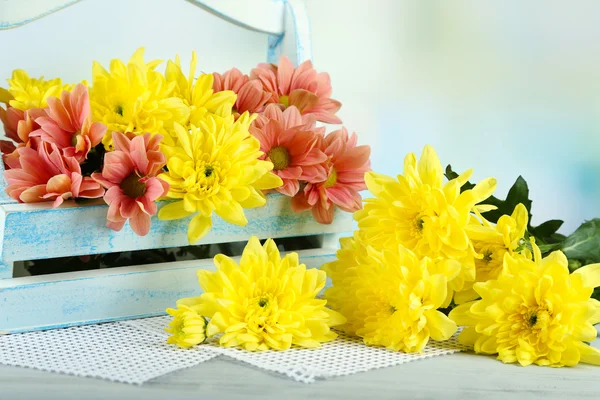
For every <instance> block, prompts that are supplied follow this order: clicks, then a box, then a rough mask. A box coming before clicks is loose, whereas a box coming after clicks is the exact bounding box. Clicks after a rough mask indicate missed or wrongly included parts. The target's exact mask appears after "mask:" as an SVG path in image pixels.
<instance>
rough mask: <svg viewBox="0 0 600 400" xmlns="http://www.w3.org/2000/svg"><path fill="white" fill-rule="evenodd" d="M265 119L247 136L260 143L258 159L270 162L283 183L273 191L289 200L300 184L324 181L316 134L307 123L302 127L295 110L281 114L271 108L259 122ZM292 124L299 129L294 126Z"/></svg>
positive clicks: (301, 120) (323, 166) (291, 108)
mask: <svg viewBox="0 0 600 400" xmlns="http://www.w3.org/2000/svg"><path fill="white" fill-rule="evenodd" d="M265 116H266V118H268V121H267V122H266V123H264V124H262V123H261V124H259V126H260V128H259V127H258V126H251V127H250V133H251V134H252V135H253V136H254V137H255V138H257V139H258V140H259V141H260V150H261V151H262V152H263V153H264V154H263V155H262V156H261V159H263V160H268V161H270V162H272V163H273V172H274V173H275V174H277V175H278V176H279V177H280V178H281V180H282V181H283V186H281V187H279V188H277V191H278V192H280V193H283V194H285V195H286V196H290V197H293V196H295V195H296V193H298V190H299V189H300V181H309V182H315V181H325V180H326V179H327V168H326V165H325V162H326V161H327V159H328V157H327V155H326V154H325V153H324V152H323V151H322V150H321V147H322V144H321V142H322V141H323V136H322V135H321V134H320V131H316V129H314V128H311V127H310V125H311V124H310V123H308V124H303V119H302V116H301V115H300V112H299V111H298V109H297V108H296V107H289V108H287V109H286V110H285V111H283V112H282V111H281V110H280V109H279V108H278V107H277V106H276V105H274V104H271V105H269V106H268V107H267V109H266V110H265V112H264V116H262V118H265ZM269 117H271V118H269ZM259 118H260V117H259ZM296 123H299V125H297V126H295V124H296ZM290 125H291V126H290ZM307 125H308V126H307Z"/></svg>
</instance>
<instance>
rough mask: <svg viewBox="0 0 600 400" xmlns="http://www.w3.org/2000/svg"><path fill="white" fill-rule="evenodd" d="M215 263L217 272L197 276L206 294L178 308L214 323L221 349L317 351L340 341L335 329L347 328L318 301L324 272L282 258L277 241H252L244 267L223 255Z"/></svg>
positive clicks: (212, 331) (291, 258)
mask: <svg viewBox="0 0 600 400" xmlns="http://www.w3.org/2000/svg"><path fill="white" fill-rule="evenodd" d="M214 262H215V266H216V271H215V272H211V271H207V270H200V271H198V278H199V281H200V286H201V287H202V289H203V291H204V293H203V294H202V295H201V296H200V297H196V298H188V299H182V300H180V301H179V302H178V307H183V306H188V307H190V308H192V309H194V310H196V311H197V312H198V313H199V314H200V315H203V316H205V317H207V318H210V321H209V322H208V326H207V329H206V332H207V336H209V337H212V336H215V335H221V336H220V337H219V343H220V345H221V346H224V347H242V348H244V349H246V350H251V351H253V350H267V349H275V350H285V349H289V348H290V347H291V346H300V347H311V348H314V347H319V346H320V344H321V343H323V342H328V341H331V340H333V339H335V338H336V337H337V334H335V333H334V332H333V331H332V330H331V327H333V326H337V325H341V324H343V323H344V322H345V319H344V317H343V316H342V315H341V314H339V313H338V312H336V311H333V310H331V309H329V308H327V307H325V305H326V303H327V302H326V301H325V300H321V299H317V298H316V296H317V294H318V293H319V292H320V291H321V290H322V289H323V287H324V286H325V281H326V274H325V272H324V271H321V270H318V269H314V268H313V269H307V268H306V266H305V265H304V264H301V263H300V261H299V259H298V254H297V253H289V254H286V255H285V256H284V257H281V255H280V254H279V250H278V249H277V246H276V244H275V242H274V241H273V240H272V239H269V240H267V241H266V242H265V244H264V245H262V246H261V244H260V242H259V240H258V238H257V237H255V236H253V237H251V238H250V240H249V241H248V244H247V245H246V247H245V249H244V251H243V254H242V257H241V259H240V262H239V264H238V263H236V262H235V261H234V260H233V259H231V258H229V257H227V256H225V255H222V254H219V255H217V256H216V257H215V259H214Z"/></svg>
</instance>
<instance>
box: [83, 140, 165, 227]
mask: <svg viewBox="0 0 600 400" xmlns="http://www.w3.org/2000/svg"><path fill="white" fill-rule="evenodd" d="M161 139H162V136H160V135H155V136H154V137H152V136H151V135H150V134H149V133H146V134H145V135H143V136H135V137H133V139H129V138H128V137H127V136H125V135H124V134H122V133H120V132H113V138H112V142H113V143H114V146H115V151H111V152H109V153H107V154H106V155H105V156H104V167H103V168H102V173H101V174H100V173H97V172H96V173H94V174H92V178H94V179H95V180H96V181H97V182H99V183H101V184H102V186H104V187H105V188H107V189H108V190H107V191H106V194H105V195H104V201H105V202H106V204H108V214H107V217H106V219H107V220H108V222H107V223H106V226H108V227H109V228H111V229H114V230H115V231H120V230H121V229H123V226H124V225H125V222H126V221H127V220H129V224H130V225H131V229H133V231H134V232H135V233H137V234H138V235H140V236H145V235H147V234H148V232H149V231H150V224H151V222H150V216H152V215H155V214H156V211H157V207H156V203H155V202H154V201H155V200H156V199H158V198H159V197H161V196H164V195H166V194H167V191H168V190H169V185H168V184H167V183H166V182H165V181H163V180H162V179H160V178H157V177H156V174H157V173H158V171H159V170H160V169H161V168H162V166H163V165H165V156H164V155H163V154H162V153H161V152H160V151H158V146H159V143H160V141H161Z"/></svg>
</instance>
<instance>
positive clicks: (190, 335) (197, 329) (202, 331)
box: [165, 305, 206, 349]
mask: <svg viewBox="0 0 600 400" xmlns="http://www.w3.org/2000/svg"><path fill="white" fill-rule="evenodd" d="M167 313H168V314H169V315H171V316H172V317H174V318H173V321H171V323H170V324H169V327H168V328H166V329H165V331H166V332H167V333H170V334H171V336H169V338H168V339H167V343H169V344H176V345H177V346H179V347H181V348H183V349H188V348H190V347H193V346H195V345H197V344H200V343H203V342H204V341H205V340H206V318H204V317H203V316H201V315H200V314H198V313H197V312H196V311H195V310H193V309H192V308H190V307H187V306H185V305H180V306H179V307H178V309H172V308H167Z"/></svg>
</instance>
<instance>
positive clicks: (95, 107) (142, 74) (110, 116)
mask: <svg viewBox="0 0 600 400" xmlns="http://www.w3.org/2000/svg"><path fill="white" fill-rule="evenodd" d="M160 63H161V61H160V60H154V61H150V62H148V63H146V62H145V61H144V48H143V47H142V48H139V49H137V50H136V51H135V53H133V55H132V56H131V58H130V59H129V61H128V62H127V64H125V63H123V61H121V60H117V59H115V60H112V61H111V63H110V71H107V70H106V69H104V68H103V67H102V66H101V65H100V64H99V63H98V62H94V66H93V69H92V74H93V85H92V88H91V90H90V100H91V105H92V112H93V116H94V121H100V122H102V123H103V124H104V125H106V126H107V127H108V130H107V133H106V134H105V135H104V139H103V140H102V143H103V144H104V146H105V147H106V149H112V146H113V144H112V132H133V133H136V134H140V135H143V134H144V133H145V132H151V133H152V134H155V133H160V134H162V135H163V136H164V135H165V134H166V133H167V130H170V129H172V127H173V123H175V122H178V123H185V121H186V120H187V118H188V117H189V114H190V110H189V107H187V106H186V105H185V104H184V103H183V101H182V100H181V99H180V98H178V97H177V96H175V95H174V93H173V91H174V84H169V82H167V80H166V78H165V76H164V75H163V74H161V73H160V72H158V71H155V68H156V67H157V66H158V65H159V64H160ZM167 139H170V137H169V136H168V135H167V136H164V140H167Z"/></svg>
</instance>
